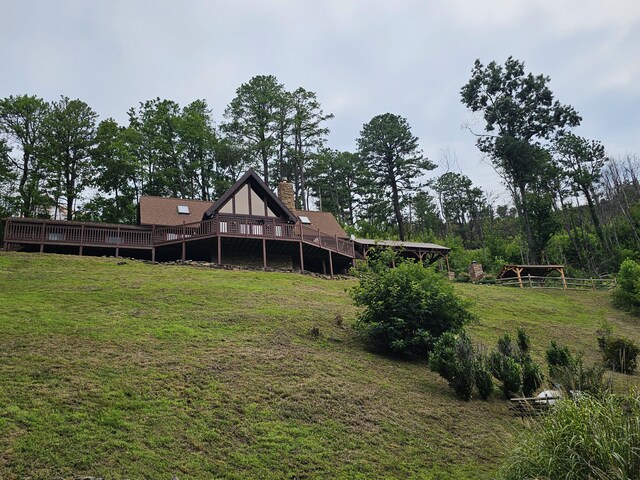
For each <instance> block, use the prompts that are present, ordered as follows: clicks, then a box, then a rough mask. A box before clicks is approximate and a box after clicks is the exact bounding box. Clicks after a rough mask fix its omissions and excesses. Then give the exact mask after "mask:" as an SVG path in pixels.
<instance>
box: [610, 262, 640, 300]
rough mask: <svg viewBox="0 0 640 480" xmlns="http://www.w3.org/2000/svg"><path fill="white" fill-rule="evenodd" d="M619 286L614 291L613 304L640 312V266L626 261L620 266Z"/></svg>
mask: <svg viewBox="0 0 640 480" xmlns="http://www.w3.org/2000/svg"><path fill="white" fill-rule="evenodd" d="M617 282H618V285H617V287H616V288H615V290H614V291H613V304H614V305H615V306H616V307H618V308H623V309H626V310H630V311H632V312H634V313H638V312H639V311H640V264H638V263H636V262H634V261H633V260H630V259H628V260H625V261H624V262H622V264H621V265H620V271H619V272H618V277H617Z"/></svg>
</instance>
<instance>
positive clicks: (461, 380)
mask: <svg viewBox="0 0 640 480" xmlns="http://www.w3.org/2000/svg"><path fill="white" fill-rule="evenodd" d="M474 364H475V355H474V351H473V346H472V345H471V340H470V339H469V337H468V336H467V335H466V334H465V333H464V332H462V333H461V334H460V336H459V337H458V341H457V342H456V345H455V362H454V363H453V369H452V370H453V375H452V377H451V379H450V380H449V385H451V388H452V389H453V392H454V393H455V394H456V396H457V397H458V398H459V399H461V400H465V401H469V400H471V394H472V393H473V385H474V383H475V377H474Z"/></svg>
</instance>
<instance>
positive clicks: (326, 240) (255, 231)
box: [5, 215, 354, 257]
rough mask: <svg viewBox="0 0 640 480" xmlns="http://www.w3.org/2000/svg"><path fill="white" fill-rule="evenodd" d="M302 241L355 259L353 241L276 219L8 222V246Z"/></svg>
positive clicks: (125, 245) (154, 245)
mask: <svg viewBox="0 0 640 480" xmlns="http://www.w3.org/2000/svg"><path fill="white" fill-rule="evenodd" d="M216 235H218V236H228V237H235V238H243V237H247V238H261V239H262V238H264V239H275V240H302V241H303V242H304V243H308V244H311V245H315V246H318V247H321V248H324V249H327V250H331V251H334V252H337V253H340V254H343V255H347V256H351V257H353V255H354V245H353V241H351V240H348V239H343V238H338V237H337V236H336V235H328V234H326V233H324V232H322V231H320V230H318V229H313V228H309V227H307V226H304V225H300V224H295V225H294V224H290V223H286V222H283V221H281V220H279V219H276V218H267V219H262V218H255V217H246V216H238V215H219V216H216V217H214V218H212V219H210V220H204V221H200V222H193V223H184V224H182V225H174V226H152V227H151V226H150V227H139V226H133V225H100V224H95V223H90V224H89V223H82V222H65V221H54V220H36V219H24V218H11V219H8V221H7V224H6V228H5V241H6V242H7V243H35V244H48V245H53V244H58V245H79V246H82V245H84V246H107V247H130V248H153V247H158V246H163V245H169V244H173V243H182V242H185V241H192V240H197V239H199V238H206V237H212V236H216Z"/></svg>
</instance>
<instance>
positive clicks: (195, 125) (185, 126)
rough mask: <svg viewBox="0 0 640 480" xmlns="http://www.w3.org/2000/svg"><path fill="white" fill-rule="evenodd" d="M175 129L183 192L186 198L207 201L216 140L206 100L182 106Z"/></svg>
mask: <svg viewBox="0 0 640 480" xmlns="http://www.w3.org/2000/svg"><path fill="white" fill-rule="evenodd" d="M176 128H177V134H178V147H177V150H178V153H179V155H180V159H181V170H182V175H183V177H184V178H185V188H184V192H183V193H184V194H186V196H188V197H189V198H200V199H201V200H211V199H212V197H211V194H212V188H213V182H214V176H215V170H216V168H215V146H216V142H217V139H216V134H215V130H214V128H213V123H212V120H211V110H210V109H209V107H208V106H207V102H206V100H196V101H194V102H191V103H190V104H189V105H187V106H186V107H184V108H183V109H182V113H181V115H180V117H179V118H178V119H177V126H176Z"/></svg>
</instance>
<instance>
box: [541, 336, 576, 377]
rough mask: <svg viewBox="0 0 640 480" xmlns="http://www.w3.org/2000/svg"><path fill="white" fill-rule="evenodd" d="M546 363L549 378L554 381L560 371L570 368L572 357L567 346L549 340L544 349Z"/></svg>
mask: <svg viewBox="0 0 640 480" xmlns="http://www.w3.org/2000/svg"><path fill="white" fill-rule="evenodd" d="M545 356H546V358H547V364H548V365H549V379H550V380H552V381H556V377H557V376H558V375H559V373H560V372H562V371H564V370H566V369H569V370H570V369H571V367H572V365H573V363H574V359H573V356H572V355H571V352H570V351H569V347H567V346H566V345H565V346H564V347H560V346H558V344H557V343H556V342H555V341H553V340H552V341H551V345H550V346H549V348H548V349H547V351H546V355H545Z"/></svg>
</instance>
